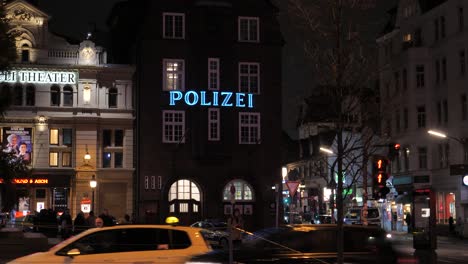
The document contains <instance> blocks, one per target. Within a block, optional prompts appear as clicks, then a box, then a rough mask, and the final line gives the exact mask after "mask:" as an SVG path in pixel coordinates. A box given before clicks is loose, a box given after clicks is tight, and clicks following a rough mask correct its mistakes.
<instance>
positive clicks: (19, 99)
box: [13, 84, 23, 105]
mask: <svg viewBox="0 0 468 264" xmlns="http://www.w3.org/2000/svg"><path fill="white" fill-rule="evenodd" d="M13 105H23V86H21V85H20V84H18V85H15V87H13Z"/></svg>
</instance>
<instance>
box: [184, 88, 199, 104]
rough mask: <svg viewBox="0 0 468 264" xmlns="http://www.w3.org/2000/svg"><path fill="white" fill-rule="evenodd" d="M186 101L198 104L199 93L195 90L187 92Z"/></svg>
mask: <svg viewBox="0 0 468 264" xmlns="http://www.w3.org/2000/svg"><path fill="white" fill-rule="evenodd" d="M191 94H193V100H192V101H191V102H190V95H191ZM184 99H185V103H186V104H188V105H196V104H197V103H198V94H197V93H196V92H194V91H188V92H186V93H185V97H184Z"/></svg>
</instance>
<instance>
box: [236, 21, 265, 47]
mask: <svg viewBox="0 0 468 264" xmlns="http://www.w3.org/2000/svg"><path fill="white" fill-rule="evenodd" d="M243 21H247V39H242V33H241V22H243ZM251 21H256V22H257V27H256V30H257V34H256V39H250V24H251ZM237 39H238V41H239V42H254V43H258V42H260V19H259V18H258V17H244V16H240V17H239V18H238V20H237Z"/></svg>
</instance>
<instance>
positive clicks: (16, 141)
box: [2, 127, 32, 164]
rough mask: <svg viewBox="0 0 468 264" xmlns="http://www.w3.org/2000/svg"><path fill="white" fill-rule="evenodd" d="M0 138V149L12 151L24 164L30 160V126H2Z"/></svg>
mask: <svg viewBox="0 0 468 264" xmlns="http://www.w3.org/2000/svg"><path fill="white" fill-rule="evenodd" d="M2 138H3V142H2V149H3V151H4V152H7V153H13V154H14V155H15V156H16V157H17V158H21V159H22V160H23V161H24V162H25V163H26V164H29V163H30V162H31V150H32V142H31V138H32V128H25V127H4V128H3V134H2Z"/></svg>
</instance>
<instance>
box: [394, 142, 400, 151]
mask: <svg viewBox="0 0 468 264" xmlns="http://www.w3.org/2000/svg"><path fill="white" fill-rule="evenodd" d="M400 147H401V146H400V144H398V143H396V144H395V145H393V148H394V149H395V150H399V149H400Z"/></svg>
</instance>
